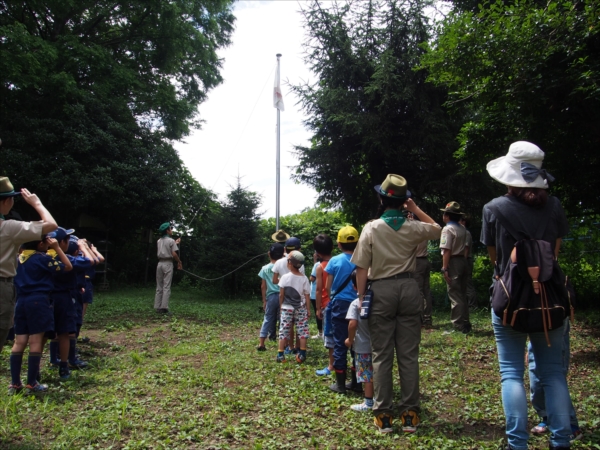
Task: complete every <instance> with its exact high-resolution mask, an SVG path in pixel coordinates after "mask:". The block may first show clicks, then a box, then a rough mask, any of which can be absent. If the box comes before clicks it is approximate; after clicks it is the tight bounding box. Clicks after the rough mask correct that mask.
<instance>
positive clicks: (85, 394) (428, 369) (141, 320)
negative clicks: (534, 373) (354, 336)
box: [0, 289, 600, 449]
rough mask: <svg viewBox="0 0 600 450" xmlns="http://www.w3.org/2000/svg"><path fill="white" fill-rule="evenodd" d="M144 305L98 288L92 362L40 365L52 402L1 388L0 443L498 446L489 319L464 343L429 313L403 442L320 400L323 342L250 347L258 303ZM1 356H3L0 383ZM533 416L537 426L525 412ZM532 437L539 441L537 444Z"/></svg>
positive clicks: (592, 416) (88, 331)
mask: <svg viewBox="0 0 600 450" xmlns="http://www.w3.org/2000/svg"><path fill="white" fill-rule="evenodd" d="M153 298H154V292H153V290H152V289H136V290H133V289H132V290H122V291H118V292H112V293H99V294H98V295H97V296H96V299H95V301H94V304H93V305H92V306H91V307H90V310H89V314H88V317H87V318H86V319H87V321H86V324H85V325H84V331H83V332H82V335H83V336H88V337H90V338H91V342H90V343H88V344H81V345H80V348H81V350H82V353H83V358H84V359H87V360H88V361H89V362H90V363H91V367H90V368H89V369H88V370H85V371H79V372H73V376H72V379H71V380H69V381H68V382H64V383H59V381H58V374H57V373H56V371H55V370H53V369H50V368H49V367H48V366H47V360H43V361H42V365H43V370H42V376H43V377H44V382H47V383H48V384H49V386H50V391H49V393H48V394H46V395H44V396H41V397H38V398H35V397H28V398H25V397H22V396H15V397H8V396H7V395H6V394H5V393H0V447H1V448H3V449H45V448H52V449H62V448H64V449H72V448H77V449H93V448H118V449H148V448H151V449H163V448H164V449H167V448H168V449H175V448H181V449H187V448H192V449H217V448H218V449H227V448H243V449H285V448H289V449H292V448H293V449H298V448H314V449H345V448H348V449H350V448H353V449H354V448H364V449H380V448H406V449H497V448H499V446H500V444H501V443H502V441H503V439H504V416H503V411H502V403H501V399H500V377H499V373H498V363H497V358H496V348H495V343H494V338H493V334H492V329H491V324H490V318H489V312H488V311H480V312H477V313H475V314H474V316H473V317H472V322H473V324H474V328H475V330H476V331H475V332H474V333H473V335H472V336H468V337H465V336H463V335H462V334H451V335H443V334H442V333H443V331H445V330H449V329H450V328H451V327H450V320H449V313H448V312H446V311H436V312H435V314H434V324H435V328H434V329H433V330H432V331H427V332H424V333H423V340H422V345H421V356H420V360H421V391H422V408H423V411H422V416H421V418H422V420H423V425H422V427H420V428H419V431H418V432H417V433H416V434H415V435H414V436H409V437H405V436H403V435H401V434H400V433H397V432H396V433H392V434H390V435H380V434H379V433H377V431H376V429H375V427H374V426H373V424H372V421H371V417H370V415H367V414H359V413H355V412H353V411H351V410H350V409H349V407H350V405H351V404H353V403H356V402H358V401H359V397H356V396H351V395H349V396H339V395H335V394H333V393H330V391H329V390H328V389H327V385H328V384H329V383H330V382H331V379H329V378H328V379H322V378H319V377H316V376H315V374H314V371H315V370H316V369H319V368H322V367H323V366H324V365H325V364H326V360H327V354H326V352H325V349H324V348H323V347H322V346H321V345H320V342H321V341H312V340H311V341H310V342H309V351H308V359H307V361H306V363H305V364H303V365H298V364H296V363H292V362H287V363H285V364H277V363H276V362H275V344H274V343H268V344H267V345H268V351H267V352H262V353H259V352H256V350H255V347H256V345H257V341H258V339H257V337H256V336H257V335H258V330H259V327H260V324H261V322H262V314H261V313H260V312H259V306H260V301H259V299H257V298H254V299H222V298H216V297H215V298H205V295H204V294H200V293H199V292H198V291H195V290H181V289H175V290H174V292H173V296H172V299H171V305H170V306H171V310H172V311H173V315H171V316H162V315H161V316H159V315H157V314H156V313H154V311H153V309H152V305H153ZM582 316H583V317H582V319H584V320H581V321H578V322H576V324H575V326H574V327H573V330H572V338H571V342H572V347H573V348H572V366H571V372H570V375H569V384H570V388H571V395H572V397H573V400H574V402H575V405H576V409H577V411H578V414H579V420H580V422H581V425H582V428H583V429H584V432H585V436H584V438H583V440H582V441H579V442H577V443H576V444H575V445H574V446H573V448H574V449H578V448H581V449H584V448H585V449H591V448H597V449H600V399H599V395H600V373H599V369H600V339H599V338H600V315H599V314H598V312H593V313H590V314H585V315H583V314H582ZM314 326H315V325H314V322H311V327H314ZM311 331H312V332H315V331H316V330H314V329H312V330H311ZM269 344H270V345H269ZM9 350H10V349H5V350H4V352H3V353H2V355H1V356H0V358H1V360H2V361H4V363H3V364H2V367H1V368H0V377H1V378H2V379H3V380H4V381H5V386H6V385H8V381H9V380H10V373H9V370H8V367H7V366H8V355H9ZM396 383H397V380H396ZM395 393H396V400H399V396H400V393H399V390H398V386H397V385H396V390H395ZM530 418H531V426H533V425H534V424H535V423H536V418H535V415H534V412H533V410H531V411H530ZM530 443H531V446H530V448H531V449H546V448H547V447H548V444H547V437H541V438H537V437H536V438H533V439H531V440H530Z"/></svg>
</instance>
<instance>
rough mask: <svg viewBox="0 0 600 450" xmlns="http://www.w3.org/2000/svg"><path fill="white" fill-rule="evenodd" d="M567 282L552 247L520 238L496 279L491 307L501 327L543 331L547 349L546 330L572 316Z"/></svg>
mask: <svg viewBox="0 0 600 450" xmlns="http://www.w3.org/2000/svg"><path fill="white" fill-rule="evenodd" d="M566 282H567V280H566V277H565V275H564V273H563V272H562V270H561V268H560V266H559V265H558V262H557V261H556V260H555V259H554V252H553V250H552V245H551V244H550V243H549V242H546V241H542V240H536V239H523V240H521V241H518V242H517V243H516V244H515V247H514V249H513V251H512V254H511V261H510V263H509V264H508V266H507V267H506V270H505V271H504V274H503V275H502V276H501V277H497V280H496V285H495V287H494V291H493V293H492V308H493V309H494V313H495V314H496V315H497V316H498V317H500V318H502V324H503V325H508V324H510V326H511V327H512V328H513V329H515V330H517V331H522V332H526V333H536V332H542V331H543V332H544V333H545V335H546V341H547V342H548V346H550V340H549V338H548V330H552V329H554V328H557V327H560V326H562V324H563V322H564V319H565V317H567V316H569V315H571V317H572V316H573V304H572V302H571V301H570V296H569V292H568V290H567V287H566Z"/></svg>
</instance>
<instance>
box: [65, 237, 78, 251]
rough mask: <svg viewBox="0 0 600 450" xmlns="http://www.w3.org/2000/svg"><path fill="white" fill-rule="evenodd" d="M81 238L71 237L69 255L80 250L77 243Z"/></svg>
mask: <svg viewBox="0 0 600 450" xmlns="http://www.w3.org/2000/svg"><path fill="white" fill-rule="evenodd" d="M78 241H79V238H78V237H77V236H71V237H70V238H69V247H68V248H67V254H69V255H71V254H73V253H74V252H75V250H78V249H79V244H78V243H77V242H78Z"/></svg>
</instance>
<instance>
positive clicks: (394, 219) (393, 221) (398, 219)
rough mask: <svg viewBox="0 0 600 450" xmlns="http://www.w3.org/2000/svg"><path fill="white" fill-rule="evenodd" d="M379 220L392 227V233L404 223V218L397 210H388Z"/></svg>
mask: <svg viewBox="0 0 600 450" xmlns="http://www.w3.org/2000/svg"><path fill="white" fill-rule="evenodd" d="M380 219H382V220H383V221H384V222H385V223H387V224H388V225H389V226H390V227H392V228H393V229H394V231H398V230H399V229H400V227H402V225H403V224H404V222H405V221H406V217H404V215H403V214H402V211H400V210H399V209H388V210H387V211H386V212H384V213H383V214H382V215H381V217H380Z"/></svg>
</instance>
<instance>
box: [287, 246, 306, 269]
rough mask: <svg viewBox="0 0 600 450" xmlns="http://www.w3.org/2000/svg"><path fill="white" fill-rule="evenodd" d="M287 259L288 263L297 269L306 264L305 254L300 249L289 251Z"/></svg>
mask: <svg viewBox="0 0 600 450" xmlns="http://www.w3.org/2000/svg"><path fill="white" fill-rule="evenodd" d="M287 259H288V263H289V264H291V265H292V267H294V268H296V269H299V268H300V267H302V265H303V264H304V255H303V254H302V253H300V252H299V251H298V250H293V251H292V252H291V253H289V254H288V258H287Z"/></svg>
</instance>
